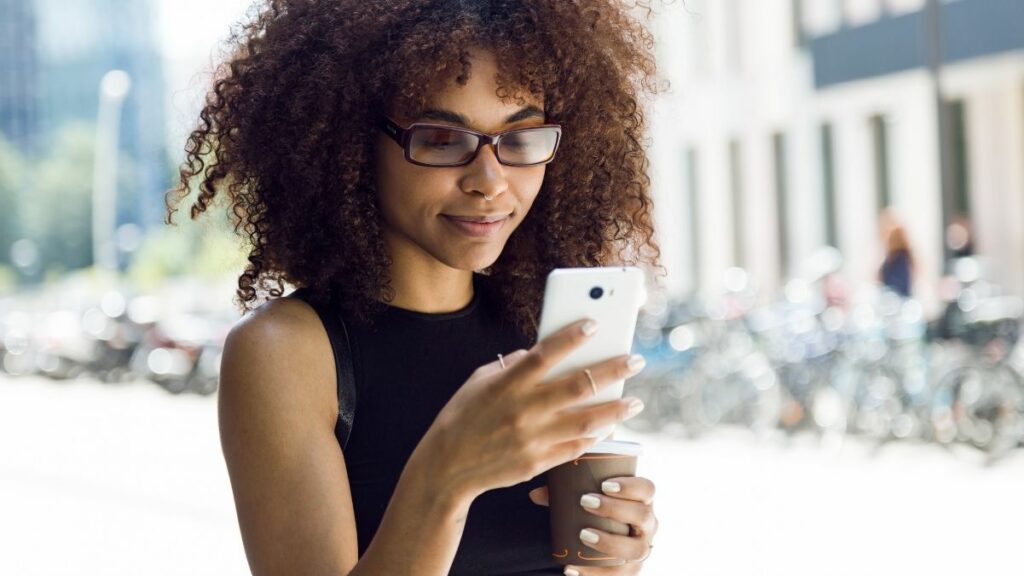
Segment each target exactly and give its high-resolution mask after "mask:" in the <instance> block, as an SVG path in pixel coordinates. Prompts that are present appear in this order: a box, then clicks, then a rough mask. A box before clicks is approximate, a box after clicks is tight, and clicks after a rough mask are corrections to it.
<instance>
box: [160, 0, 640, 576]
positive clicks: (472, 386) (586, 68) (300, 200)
mask: <svg viewBox="0 0 1024 576" xmlns="http://www.w3.org/2000/svg"><path fill="white" fill-rule="evenodd" d="M232 40H233V46H234V51H233V52H232V55H231V56H230V58H229V59H228V61H227V62H226V63H225V64H224V65H223V67H222V68H221V69H220V70H221V72H220V74H219V75H218V77H217V79H216V80H215V82H214V85H213V88H212V90H211V92H210V94H209V96H208V99H207V102H206V105H205V107H204V108H203V110H202V112H201V122H200V124H199V127H198V128H197V129H196V130H195V131H194V132H193V133H192V134H191V136H190V138H189V141H188V145H187V147H186V150H187V153H188V156H187V161H186V163H185V164H184V165H183V167H182V171H181V179H180V186H179V187H178V188H177V193H176V194H174V195H173V196H171V197H169V208H170V214H169V217H168V221H169V222H171V221H172V219H173V213H174V211H175V209H176V206H177V205H178V204H180V203H181V202H182V201H183V200H184V198H185V197H186V196H187V193H188V190H189V186H190V184H191V183H192V181H193V180H198V181H199V193H198V197H197V199H196V200H195V201H194V203H193V205H192V206H191V216H192V217H193V218H196V217H197V216H198V215H199V214H200V213H202V212H204V211H206V210H207V209H208V207H209V206H211V205H212V203H213V202H215V201H216V200H218V196H224V197H225V198H226V202H227V203H228V204H229V206H230V214H231V215H233V216H234V218H235V222H236V230H237V229H243V230H244V231H245V234H246V236H247V240H248V242H249V244H250V249H251V250H250V253H249V258H248V260H249V265H248V267H247V269H246V270H245V272H244V273H243V274H242V276H241V277H240V278H239V283H238V284H239V289H238V296H239V298H240V301H241V302H242V305H243V307H244V308H246V309H247V310H254V311H253V312H252V313H251V314H249V315H247V316H246V317H245V318H243V319H242V320H241V321H240V322H239V323H238V324H237V325H236V326H235V327H234V328H233V330H232V331H231V333H230V335H229V337H228V339H227V342H226V344H225V349H224V356H223V361H222V369H221V385H220V386H221V388H220V397H219V422H220V432H221V441H222V445H223V450H224V455H225V459H226V462H227V467H228V472H229V476H230V479H231V485H232V490H233V492H234V497H235V503H236V508H237V513H238V519H239V524H240V528H241V533H242V538H243V543H244V545H245V550H246V555H247V557H248V561H249V564H250V567H251V569H252V571H253V573H254V574H304V575H305V574H325V575H326V574H331V575H337V574H369V575H379V574H416V575H433V574H437V575H442V574H449V573H450V574H467V575H468V574H472V575H481V574H560V573H562V572H563V569H562V567H561V566H559V565H557V564H556V563H555V562H554V561H553V559H552V556H551V550H550V540H549V538H550V532H549V527H548V512H547V508H545V507H544V506H546V505H547V488H546V487H545V486H544V472H545V471H546V470H548V469H550V468H552V467H554V466H556V465H558V464H560V463H562V462H565V461H568V460H570V459H572V458H574V457H576V456H577V455H579V454H582V453H583V452H585V451H586V449H587V448H588V447H589V446H591V445H592V444H593V443H594V441H595V440H596V439H593V438H588V437H587V432H588V431H590V430H596V429H597V428H599V427H601V426H603V425H606V424H608V423H610V422H621V421H623V420H625V419H626V418H627V417H628V414H629V406H630V405H631V403H630V402H629V399H623V400H621V401H614V402H609V403H605V404H601V405H597V406H591V407H588V408H586V409H579V408H574V407H573V406H574V405H575V404H577V403H578V402H580V401H581V400H584V399H586V398H587V397H589V396H590V395H592V394H594V393H596V392H597V391H598V390H599V388H601V387H603V386H607V385H608V384H609V383H610V382H612V381H614V380H616V379H621V378H624V377H627V376H630V375H632V374H635V373H636V372H637V371H638V370H639V369H640V368H641V367H642V358H634V359H632V361H630V360H631V359H630V358H626V357H621V358H614V359H611V360H609V361H607V362H604V363H601V364H598V365H596V366H594V367H592V375H593V379H592V380H588V378H587V377H586V375H585V374H582V373H581V374H574V375H572V376H567V377H565V378H562V379H560V380H557V381H554V382H553V383H552V384H551V385H545V386H543V387H538V386H537V385H536V384H537V383H538V382H540V381H541V380H542V379H543V378H544V374H545V373H546V372H547V370H548V369H549V368H550V367H551V366H552V365H553V364H554V362H556V361H557V360H558V359H559V358H561V357H563V356H565V355H566V354H568V353H569V352H570V351H571V350H573V349H574V348H575V347H577V346H578V345H579V344H580V343H582V342H583V341H584V340H585V338H586V337H587V334H588V333H592V330H593V326H591V325H589V324H588V325H584V323H582V322H581V323H576V324H574V325H571V326H568V327H566V328H565V329H563V330H562V331H561V332H559V333H557V334H555V335H553V336H551V337H549V338H547V339H545V340H543V341H541V342H537V343H535V342H534V341H535V340H536V320H537V316H538V315H539V310H540V304H541V297H542V291H543V287H544V281H545V278H546V275H547V273H548V272H549V271H550V270H552V269H553V268H555V267H564V266H595V265H610V264H615V263H625V262H629V263H640V262H644V263H648V264H654V265H656V264H657V260H658V256H659V253H658V248H657V245H656V244H655V243H654V242H653V239H652V236H653V230H652V224H651V202H650V198H649V196H648V187H649V181H648V179H647V177H646V175H645V170H646V166H647V159H646V156H645V153H644V151H643V150H642V148H641V142H640V140H641V137H642V133H643V120H644V118H643V115H642V113H641V111H640V108H639V106H638V92H639V91H640V89H642V88H647V89H650V90H651V91H655V90H656V88H655V86H654V84H653V83H652V82H653V80H654V72H655V67H654V61H653V57H652V55H651V54H650V53H649V48H650V44H651V42H650V34H649V33H648V32H647V31H646V30H645V29H644V28H643V27H642V26H641V25H639V24H637V23H635V22H634V21H633V20H632V19H630V18H629V17H628V14H627V13H626V12H625V11H624V9H623V8H622V7H621V5H620V4H619V3H618V2H617V1H615V0H603V1H594V0H586V1H585V2H571V1H566V0H533V1H522V0H490V1H488V0H476V1H469V0H462V1H458V0H433V1H431V0H417V1H413V0H405V1H398V0H395V1H386V2H385V1H380V2H364V1H362V0H348V1H344V0H331V1H327V0H319V1H317V0H273V1H270V2H268V3H267V4H266V5H265V6H264V7H263V8H262V10H260V11H258V12H257V13H255V14H254V18H253V20H252V21H251V22H250V23H248V24H247V25H245V26H244V27H242V28H240V29H239V30H238V31H237V32H236V34H235V35H234V36H233V38H232ZM497 135H501V136H500V138H501V139H500V140H499V141H498V142H497V144H495V141H494V140H492V139H489V137H491V136H497ZM556 153H557V155H556ZM284 282H288V283H290V284H292V285H295V286H299V287H300V289H299V290H297V291H296V292H295V293H293V294H289V296H288V297H281V298H277V297H278V296H282V294H283V283H284ZM259 292H266V293H269V295H270V296H272V297H275V298H272V299H271V300H270V301H269V302H265V303H262V304H259V303H258V298H259V294H258V293H259ZM299 294H301V297H298V296H297V295H299ZM293 296H294V297H293ZM258 304H259V305H258ZM335 318H343V319H344V322H345V326H346V330H347V333H346V334H345V335H344V336H346V337H349V340H348V341H349V344H350V348H344V347H343V345H342V344H341V342H343V340H342V337H343V335H342V334H341V331H340V330H339V329H338V328H337V324H336V322H335V321H334V319H335ZM598 329H599V328H598ZM332 354H338V355H339V356H338V357H339V358H344V355H345V354H350V355H351V359H352V360H353V361H354V362H353V363H354V366H355V368H354V375H353V376H352V377H351V380H354V381H347V380H348V379H349V378H348V377H347V376H346V375H345V374H346V373H343V371H342V370H341V369H340V363H336V362H335V361H334V356H333V355H332ZM496 356H498V359H497V360H495V357H496ZM349 390H355V391H356V392H357V393H356V395H355V396H356V398H357V400H358V402H357V404H356V406H357V408H356V409H355V419H354V424H353V426H352V429H351V436H350V440H349V441H348V442H347V443H345V442H343V441H342V437H341V436H340V435H339V434H336V429H335V427H336V425H337V424H338V423H339V421H340V420H339V409H340V410H341V411H345V410H347V409H350V408H351V407H350V406H346V405H344V402H345V395H344V394H342V392H343V391H349ZM339 398H341V400H339ZM339 403H340V404H341V405H340V406H339ZM347 438H348V437H346V439H347ZM342 448H344V449H342ZM613 480H615V481H616V482H617V485H615V484H609V485H608V486H607V493H606V494H602V495H596V496H597V497H598V502H599V506H598V507H597V509H595V510H593V513H594V514H596V515H600V516H607V517H609V518H614V519H616V520H619V521H621V522H624V523H628V524H630V525H631V527H632V529H631V531H630V532H631V535H630V536H617V535H612V534H607V533H603V532H600V531H597V530H594V531H593V533H595V534H596V535H597V537H598V542H597V543H594V544H589V545H590V546H591V547H592V548H594V549H596V550H599V551H602V552H606V553H608V554H610V555H614V556H616V557H621V558H624V559H627V561H628V562H627V563H626V564H625V565H623V566H617V567H602V568H588V567H575V566H570V567H568V568H566V569H565V573H566V574H585V575H596V574H637V573H639V571H640V569H641V567H642V565H643V562H642V561H643V560H644V559H646V557H647V556H648V555H649V553H650V549H651V542H652V540H653V537H654V535H655V533H656V531H657V520H656V518H655V517H654V514H653V509H652V500H653V496H654V490H655V488H654V484H653V483H652V482H651V481H650V480H648V479H645V478H639V477H638V478H619V479H613ZM587 535H588V536H589V535H590V534H589V533H588V534H587ZM581 537H582V535H581Z"/></svg>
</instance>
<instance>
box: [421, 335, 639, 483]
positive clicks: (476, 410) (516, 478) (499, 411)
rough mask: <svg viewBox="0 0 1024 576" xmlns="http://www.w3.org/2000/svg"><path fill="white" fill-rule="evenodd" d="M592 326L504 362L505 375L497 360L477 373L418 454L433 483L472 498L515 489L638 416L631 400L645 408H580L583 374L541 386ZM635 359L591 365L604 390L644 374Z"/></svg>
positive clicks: (626, 404)
mask: <svg viewBox="0 0 1024 576" xmlns="http://www.w3.org/2000/svg"><path fill="white" fill-rule="evenodd" d="M586 324H588V322H587V321H579V322H576V323H573V324H570V325H569V326H567V327H565V328H563V329H561V330H559V331H558V332H555V333H554V334H551V335H550V336H548V337H547V338H545V339H543V340H541V341H540V342H538V343H537V344H536V345H535V346H533V347H532V348H531V349H530V350H517V351H516V352H513V353H511V354H509V355H508V356H505V366H506V367H505V368H502V367H501V365H500V363H499V362H498V361H495V362H492V363H490V364H486V365H484V366H481V367H479V368H478V369H477V370H476V371H475V372H473V374H472V376H470V378H469V379H468V380H467V381H466V382H465V384H463V385H462V387H461V388H460V389H459V390H458V391H457V392H456V393H455V395H454V396H452V398H451V400H449V402H448V404H446V405H445V407H444V408H443V409H442V410H441V412H440V413H439V414H438V416H437V418H436V419H435V420H434V422H433V424H432V425H431V427H430V429H429V430H427V433H426V434H425V435H424V437H423V440H422V441H421V442H420V444H419V445H418V446H417V448H416V451H417V453H418V454H419V456H422V457H424V458H425V459H426V460H427V461H428V462H429V463H430V464H429V466H430V469H431V470H432V472H433V478H432V479H433V480H434V481H441V482H445V483H446V486H447V488H449V489H455V490H457V491H458V492H460V493H462V494H465V495H467V496H468V497H469V498H475V497H476V496H478V495H480V494H482V493H483V492H486V491H488V490H492V489H495V488H503V487H508V486H514V485H516V484H519V483H521V482H525V481H527V480H530V479H532V478H534V477H536V476H537V475H539V474H541V473H542V472H544V471H546V470H549V469H551V468H554V467H555V466H558V465H559V464H562V463H564V462H568V461H569V460H572V459H574V458H577V457H579V456H580V455H582V454H583V453H585V452H586V451H587V449H588V448H590V447H591V446H592V445H593V444H595V443H596V442H597V441H598V440H599V438H593V437H591V436H590V434H592V433H593V432H595V431H597V430H599V429H601V428H602V427H604V426H606V425H609V424H612V423H619V422H622V421H624V420H628V419H629V418H631V417H633V416H635V415H636V413H639V410H636V412H635V413H634V414H629V408H630V404H631V401H633V400H635V401H636V402H638V403H639V402H640V401H639V400H638V399H632V398H623V399H621V400H614V401H611V402H604V403H601V404H595V405H591V406H585V407H578V406H577V404H579V403H580V402H583V401H585V400H587V399H589V398H591V397H592V396H593V395H594V391H593V388H592V387H591V385H590V380H589V379H588V378H587V376H586V374H585V373H584V372H583V370H578V371H575V372H574V373H572V374H568V375H565V376H563V377H560V378H558V379H556V380H553V381H551V382H544V383H542V381H543V380H545V375H546V374H547V373H548V371H550V370H551V369H552V368H553V367H554V366H555V365H556V364H557V363H558V362H559V361H560V360H561V359H562V358H564V357H565V356H567V355H568V354H569V353H571V352H572V351H573V350H575V349H576V348H578V347H579V346H580V345H581V344H583V343H584V342H585V341H586V340H587V339H588V338H589V335H588V334H587V332H586V330H585V328H584V327H585V325H586ZM590 324H591V326H593V324H592V323H590ZM595 328H596V327H595ZM591 334H592V332H591ZM636 358H639V360H640V362H638V361H636V360H634V368H635V369H630V367H629V360H630V357H629V356H619V357H616V358H612V359H609V360H606V361H604V362H600V363H597V364H594V365H593V366H590V370H591V374H592V375H593V377H594V381H595V382H596V383H597V388H598V391H599V392H600V390H602V389H604V388H605V387H606V386H608V385H610V384H611V383H612V382H615V381H617V380H622V379H624V378H626V377H629V376H632V375H634V374H636V373H637V372H639V371H640V370H641V369H642V368H643V363H642V357H636ZM639 406H640V409H642V408H643V405H642V403H640V405H639Z"/></svg>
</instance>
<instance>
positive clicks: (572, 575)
mask: <svg viewBox="0 0 1024 576" xmlns="http://www.w3.org/2000/svg"><path fill="white" fill-rule="evenodd" d="M564 574H565V576H580V573H579V572H578V571H577V570H573V569H572V568H566V569H565V572H564Z"/></svg>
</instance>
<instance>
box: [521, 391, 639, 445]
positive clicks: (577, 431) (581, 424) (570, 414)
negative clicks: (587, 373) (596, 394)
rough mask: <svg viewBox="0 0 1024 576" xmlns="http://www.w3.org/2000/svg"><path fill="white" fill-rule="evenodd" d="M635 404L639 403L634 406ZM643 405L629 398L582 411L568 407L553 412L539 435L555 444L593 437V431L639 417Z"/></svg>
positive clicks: (591, 406) (635, 399) (584, 407)
mask: <svg viewBox="0 0 1024 576" xmlns="http://www.w3.org/2000/svg"><path fill="white" fill-rule="evenodd" d="M635 403H636V404H635ZM643 408H644V406H643V402H641V401H640V400H639V399H638V398H633V397H627V398H622V399H620V400H612V401H610V402H601V403H599V404H592V405H590V406H582V407H579V408H568V409H566V410H562V411H561V412H555V413H552V414H551V416H550V417H549V418H548V421H547V423H546V424H544V425H543V428H542V432H541V433H540V434H541V435H542V436H543V437H544V438H549V439H551V441H552V442H563V441H569V440H573V439H579V438H594V440H595V442H596V441H597V440H599V438H596V437H594V436H593V434H594V432H596V431H598V430H600V429H602V428H604V427H605V426H610V425H613V424H619V423H621V422H624V421H626V420H629V419H630V418H632V417H633V416H636V415H637V414H639V413H640V411H641V410H643Z"/></svg>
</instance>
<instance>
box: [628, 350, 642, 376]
mask: <svg viewBox="0 0 1024 576" xmlns="http://www.w3.org/2000/svg"><path fill="white" fill-rule="evenodd" d="M646 365H647V360H646V359H645V358H644V357H643V356H641V355H639V354H633V355H632V356H630V357H629V362H627V363H626V366H628V367H629V371H630V372H639V371H640V370H643V367H644V366H646Z"/></svg>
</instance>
